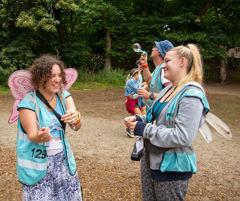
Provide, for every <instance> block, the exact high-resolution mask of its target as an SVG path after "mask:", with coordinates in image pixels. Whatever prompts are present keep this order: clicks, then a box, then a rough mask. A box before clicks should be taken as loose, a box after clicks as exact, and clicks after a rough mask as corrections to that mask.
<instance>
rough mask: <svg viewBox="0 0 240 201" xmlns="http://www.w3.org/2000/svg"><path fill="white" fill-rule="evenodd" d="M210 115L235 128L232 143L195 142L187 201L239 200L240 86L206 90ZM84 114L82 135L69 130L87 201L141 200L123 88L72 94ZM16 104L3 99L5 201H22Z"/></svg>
mask: <svg viewBox="0 0 240 201" xmlns="http://www.w3.org/2000/svg"><path fill="white" fill-rule="evenodd" d="M206 90H207V92H208V93H207V95H208V100H209V102H210V106H211V111H212V112H213V113H214V114H216V115H217V116H219V117H220V118H221V119H223V120H224V121H225V122H226V123H227V124H228V125H229V126H230V128H231V130H232V133H233V139H232V140H231V141H228V140H226V139H225V138H223V137H222V136H220V135H219V134H217V133H215V132H213V142H212V143H211V144H207V143H206V142H205V141H204V140H203V138H202V137H201V135H200V134H199V135H198V136H197V139H196V140H195V141H194V144H193V145H194V147H195V150H196V155H197V162H198V172H197V174H196V175H194V176H193V178H192V179H191V180H190V184H189V191H188V195H187V197H186V200H236V201H237V200H240V192H239V189H240V168H239V166H238V163H239V161H240V155H239V150H240V129H239V124H240V120H239V116H240V103H239V96H240V86H239V85H233V86H231V87H230V86H229V85H224V86H223V87H222V86H221V85H219V84H216V83H208V84H207V85H206ZM70 92H71V94H72V96H73V98H74V100H75V103H76V106H77V108H78V109H79V110H80V111H81V113H82V119H83V126H82V128H81V130H80V131H79V132H78V133H74V132H72V131H71V130H70V129H69V128H68V129H67V135H68V139H69V141H70V144H71V147H72V150H73V151H74V155H75V158H76V161H77V166H78V174H79V178H80V182H81V185H82V189H83V196H84V200H141V182H140V166H139V162H132V161H131V160H130V153H131V151H132V147H133V144H134V142H135V140H136V139H134V138H129V137H127V135H126V132H125V127H124V125H123V121H121V120H120V119H119V117H120V118H122V117H125V116H126V110H125V106H124V101H125V98H124V96H123V94H124V90H123V89H106V90H83V91H70ZM13 102H14V100H13V98H12V96H11V95H0V130H1V131H0V132H1V138H0V200H21V185H20V184H19V183H18V182H17V176H16V162H15V159H16V153H15V150H16V127H17V123H16V122H15V123H14V124H12V125H8V124H7V121H8V118H9V116H10V113H11V108H12V104H13Z"/></svg>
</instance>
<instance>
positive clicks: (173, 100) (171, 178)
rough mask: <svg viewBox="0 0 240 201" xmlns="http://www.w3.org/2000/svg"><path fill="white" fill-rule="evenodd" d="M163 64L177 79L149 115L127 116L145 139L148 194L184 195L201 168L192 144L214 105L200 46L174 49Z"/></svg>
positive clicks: (172, 78)
mask: <svg viewBox="0 0 240 201" xmlns="http://www.w3.org/2000/svg"><path fill="white" fill-rule="evenodd" d="M163 69H164V75H165V78H166V79H168V80H170V81H171V83H172V85H170V86H167V87H166V88H164V89H163V90H162V91H161V92H160V93H159V95H158V97H157V98H156V100H155V101H154V103H153V105H152V107H151V109H150V110H149V111H148V113H147V114H146V115H144V116H141V115H136V116H132V117H127V118H125V125H126V126H127V127H128V128H129V129H131V130H132V131H133V132H134V135H136V136H143V139H144V147H145V150H144V153H143V157H142V159H141V181H142V196H143V200H184V197H185V195H186V194H187V189H188V181H189V179H190V178H191V177H192V174H194V173H196V171H197V166H196V156H195V152H194V150H193V147H192V145H191V144H192V142H193V140H194V139H195V137H196V135H197V133H198V129H199V128H200V127H201V125H202V124H203V123H204V121H205V117H206V113H207V112H208V111H209V105H208V102H207V99H206V97H205V93H204V89H203V88H202V86H201V85H202V79H203V69H202V61H201V55H200V53H199V50H198V48H197V46H196V45H194V44H188V45H187V46H178V47H175V48H173V49H171V50H169V51H168V52H167V54H166V56H165V59H164V64H163Z"/></svg>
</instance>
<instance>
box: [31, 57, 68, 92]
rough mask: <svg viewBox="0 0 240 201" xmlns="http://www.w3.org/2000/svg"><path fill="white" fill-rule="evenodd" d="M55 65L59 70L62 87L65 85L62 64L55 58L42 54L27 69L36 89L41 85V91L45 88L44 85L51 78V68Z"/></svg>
mask: <svg viewBox="0 0 240 201" xmlns="http://www.w3.org/2000/svg"><path fill="white" fill-rule="evenodd" d="M55 64H56V65H58V66H59V68H60V69H61V73H62V83H63V84H64V85H65V84H66V83H67V82H66V79H65V72H64V69H65V65H64V63H63V62H62V61H61V60H60V58H59V57H57V56H54V55H50V54H44V55H42V56H41V57H39V58H37V59H35V60H34V62H33V63H32V65H31V67H30V68H29V71H30V72H31V73H32V81H33V82H34V84H35V85H36V86H37V87H39V86H40V84H41V85H42V87H43V89H45V88H46V83H47V81H48V80H49V79H50V78H51V75H52V67H53V66H54V65H55Z"/></svg>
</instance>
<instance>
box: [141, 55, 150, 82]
mask: <svg viewBox="0 0 240 201" xmlns="http://www.w3.org/2000/svg"><path fill="white" fill-rule="evenodd" d="M139 60H140V62H141V64H142V65H144V64H148V62H147V53H146V54H142V55H141V57H140V59H139ZM143 77H144V80H145V81H146V83H147V84H148V85H150V84H151V80H152V74H151V72H150V70H149V68H144V69H143Z"/></svg>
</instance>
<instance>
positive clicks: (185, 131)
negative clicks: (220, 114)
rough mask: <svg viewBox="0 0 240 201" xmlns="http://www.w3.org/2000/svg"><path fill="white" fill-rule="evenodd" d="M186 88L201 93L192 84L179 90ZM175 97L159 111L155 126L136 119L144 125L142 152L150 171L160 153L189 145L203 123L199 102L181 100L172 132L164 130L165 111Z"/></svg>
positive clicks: (158, 158)
mask: <svg viewBox="0 0 240 201" xmlns="http://www.w3.org/2000/svg"><path fill="white" fill-rule="evenodd" d="M187 85H195V86H198V87H200V88H201V89H202V90H203V88H202V87H201V85H199V84H198V83H196V82H189V83H187V84H185V85H184V86H183V87H186V86H187ZM183 87H182V88H183ZM169 88H171V86H167V87H166V88H164V89H163V90H162V91H161V92H160V93H159V95H158V97H157V98H156V100H155V101H154V103H155V102H157V101H159V100H160V99H161V97H162V96H163V95H164V94H165V93H166V92H167V91H168V90H169ZM180 91H181V89H180V90H179V92H180ZM203 91H204V90H203ZM179 92H178V93H179ZM178 93H177V94H178ZM177 94H176V95H175V96H174V97H173V98H172V99H171V100H170V101H169V102H168V103H167V104H166V106H165V107H164V108H163V109H162V111H161V112H160V114H159V116H158V118H157V122H156V124H151V123H147V118H146V115H143V116H139V115H137V116H136V117H137V120H140V121H142V122H144V123H146V125H145V128H144V130H143V139H144V146H145V148H146V151H147V152H149V153H148V155H149V161H150V168H151V169H152V170H159V168H160V164H161V162H162V159H163V153H164V152H165V151H167V150H169V149H171V148H176V147H187V146H189V145H191V143H192V142H193V140H194V139H195V137H196V136H197V133H198V129H199V128H200V127H201V126H202V124H203V123H204V121H205V117H206V111H205V109H204V106H203V104H202V102H201V100H200V99H199V98H196V97H184V98H183V99H182V100H181V101H180V102H179V110H178V115H177V116H176V118H175V128H167V127H166V126H165V125H166V119H165V117H166V111H167V108H168V106H169V105H170V104H171V102H172V101H173V100H174V98H175V97H176V96H177ZM154 103H153V104H154ZM151 110H152V108H151ZM137 127H138V124H137V125H136V127H135V130H136V131H137V130H138V128H137ZM135 130H134V132H135Z"/></svg>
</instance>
